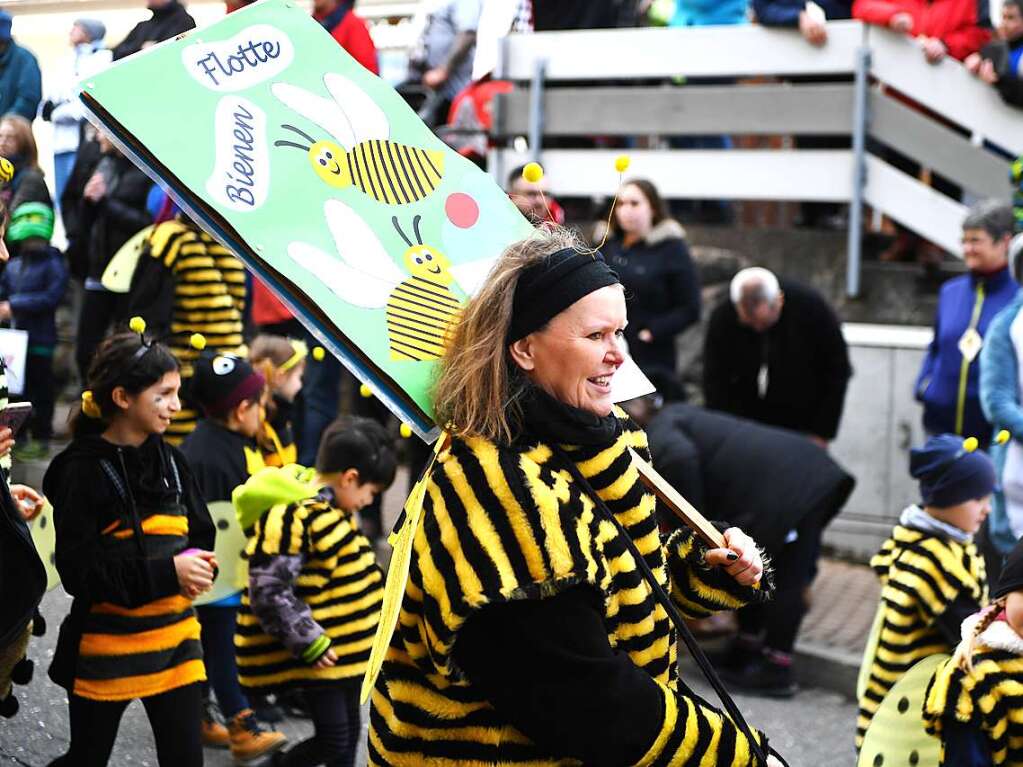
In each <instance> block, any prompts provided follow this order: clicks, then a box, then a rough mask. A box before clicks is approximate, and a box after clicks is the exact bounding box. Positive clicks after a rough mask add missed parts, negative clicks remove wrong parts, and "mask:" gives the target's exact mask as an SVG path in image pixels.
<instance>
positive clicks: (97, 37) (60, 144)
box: [40, 19, 112, 201]
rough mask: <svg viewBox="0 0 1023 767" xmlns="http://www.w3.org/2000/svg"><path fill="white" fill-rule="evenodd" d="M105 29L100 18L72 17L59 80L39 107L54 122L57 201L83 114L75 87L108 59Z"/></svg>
mask: <svg viewBox="0 0 1023 767" xmlns="http://www.w3.org/2000/svg"><path fill="white" fill-rule="evenodd" d="M106 33H107V29H106V27H105V26H104V25H103V22H102V21H97V20H95V19H78V20H76V21H75V23H74V24H73V25H72V26H71V32H70V34H69V35H68V41H69V43H70V44H71V48H72V53H71V55H70V56H68V57H67V58H66V59H65V60H64V61H62V62H61V65H60V67H59V69H58V70H57V71H58V72H59V75H58V76H57V78H58V80H57V81H56V82H53V83H52V84H51V85H50V86H49V87H48V88H47V97H46V100H45V101H44V102H43V105H42V109H41V111H40V116H41V117H42V118H43V119H44V120H49V121H50V122H52V123H53V171H54V175H55V178H54V183H55V185H56V188H55V189H54V192H55V194H56V198H57V200H58V201H59V200H60V196H61V195H62V194H63V193H64V185H65V184H66V183H67V179H68V177H69V176H70V175H71V169H72V168H73V167H74V164H75V154H76V153H77V152H78V143H79V140H80V139H81V133H82V120H83V119H84V118H85V115H84V113H83V112H82V105H81V102H80V101H79V100H78V97H77V96H76V95H75V93H74V89H75V86H76V85H77V83H78V81H79V79H81V78H82V77H88V76H89V75H91V74H93V73H95V72H97V71H99V70H100V69H102V68H103V67H104V66H106V65H107V64H109V63H110V59H111V56H112V54H111V53H110V51H108V50H105V49H104V48H103V37H104V36H105V35H106Z"/></svg>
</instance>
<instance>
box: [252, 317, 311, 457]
mask: <svg viewBox="0 0 1023 767" xmlns="http://www.w3.org/2000/svg"><path fill="white" fill-rule="evenodd" d="M308 356H309V347H308V346H306V344H305V343H304V342H302V341H296V340H294V339H291V338H285V337H284V336H273V335H259V336H256V338H255V339H253V341H252V346H251V347H250V349H249V361H250V362H251V363H252V365H253V366H254V367H255V368H256V369H257V370H259V371H260V372H261V373H262V374H263V377H264V378H266V382H267V385H268V386H269V387H270V392H271V394H272V395H273V401H272V402H271V404H269V405H268V407H267V411H268V412H267V418H266V420H265V421H264V423H263V428H262V431H261V433H260V435H259V444H260V447H262V449H263V462H264V463H265V464H266V465H267V466H287V465H288V464H289V463H298V446H297V445H296V444H295V429H294V419H295V398H296V397H297V396H298V394H299V392H301V391H302V376H303V374H304V373H305V366H306V357H308Z"/></svg>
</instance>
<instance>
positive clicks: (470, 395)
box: [433, 226, 585, 443]
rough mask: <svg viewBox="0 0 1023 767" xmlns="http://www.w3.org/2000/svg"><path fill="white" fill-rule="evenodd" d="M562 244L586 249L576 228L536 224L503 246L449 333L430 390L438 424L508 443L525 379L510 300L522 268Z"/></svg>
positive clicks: (457, 432)
mask: <svg viewBox="0 0 1023 767" xmlns="http://www.w3.org/2000/svg"><path fill="white" fill-rule="evenodd" d="M564 248H575V249H577V250H579V251H580V252H585V248H584V247H583V244H582V241H581V240H580V238H579V236H578V235H577V234H575V233H574V232H572V231H570V230H568V229H564V228H561V227H554V226H545V227H542V228H538V229H536V230H535V231H534V232H533V234H532V235H530V236H529V237H527V238H526V239H525V240H521V241H520V242H516V243H513V244H512V245H509V246H508V247H507V248H505V250H504V252H503V253H502V254H501V256H500V257H499V258H498V259H497V262H496V263H495V264H494V267H493V269H491V271H490V274H489V276H488V277H487V280H486V282H485V283H484V284H483V287H482V288H481V289H480V291H479V292H478V293H477V294H476V295H475V296H473V297H472V298H471V299H470V300H469V303H468V304H467V305H466V307H465V310H464V311H463V312H462V316H461V318H460V320H459V321H458V324H457V325H456V326H455V328H454V331H453V332H452V337H451V342H450V345H449V346H448V349H447V353H446V356H445V357H444V359H443V360H442V362H441V366H440V372H439V374H438V376H437V381H436V383H435V384H434V389H433V404H434V411H435V415H436V418H437V423H439V424H441V425H442V426H444V427H445V428H446V429H447V430H448V431H449V432H451V433H452V434H454V435H456V436H479V437H484V438H486V439H489V440H492V441H494V442H505V443H507V442H510V441H511V440H512V438H513V437H514V436H515V433H514V431H515V426H516V424H517V423H518V422H519V419H520V417H521V415H522V395H523V393H524V392H525V391H526V389H527V387H528V379H527V378H526V377H525V375H524V374H523V373H522V372H521V371H520V370H519V368H518V366H517V365H516V364H515V363H514V362H513V361H512V359H511V356H510V355H509V354H508V344H507V336H508V328H509V327H510V326H511V319H512V301H513V300H514V298H515V288H516V286H517V285H518V283H519V277H520V276H521V275H522V273H523V272H524V271H525V270H526V269H528V268H529V267H531V266H533V265H534V264H537V263H539V262H540V261H542V260H543V259H544V258H545V257H546V256H549V255H551V254H552V253H556V252H557V251H559V250H563V249H564Z"/></svg>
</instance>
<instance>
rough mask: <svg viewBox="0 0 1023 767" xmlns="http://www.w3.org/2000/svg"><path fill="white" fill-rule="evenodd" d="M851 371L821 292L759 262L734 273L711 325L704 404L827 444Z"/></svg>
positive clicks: (836, 325) (838, 329) (839, 414)
mask: <svg viewBox="0 0 1023 767" xmlns="http://www.w3.org/2000/svg"><path fill="white" fill-rule="evenodd" d="M851 375H852V367H851V365H850V364H849V352H848V349H847V347H846V344H845V339H844V338H843V336H842V329H841V327H840V325H839V322H838V318H837V317H836V316H835V313H834V311H832V309H831V307H830V306H829V305H828V303H827V301H825V300H824V298H823V297H821V296H820V295H819V294H818V293H816V292H815V291H813V290H811V289H810V288H807V287H804V286H802V285H798V284H796V283H793V282H788V281H785V282H779V281H778V278H777V277H775V275H774V274H772V273H771V272H770V271H768V270H767V269H763V268H760V267H753V268H750V269H743V270H742V271H740V272H739V273H738V274H736V275H735V277H734V278H733V279H732V284H731V287H730V290H729V300H728V301H725V302H724V303H722V304H721V305H720V306H718V307H717V308H716V309H715V310H714V312H713V313H712V314H711V317H710V322H709V324H708V327H707V337H706V343H705V346H704V352H703V392H704V398H705V401H706V404H707V407H710V408H712V409H714V410H721V411H723V412H726V413H731V414H732V415H737V416H740V417H742V418H749V419H751V420H754V421H759V422H760V423H764V424H768V425H771V426H781V427H784V428H787V429H792V430H793V431H798V432H802V433H803V434H806V435H807V436H808V437H809V438H810V439H811V440H813V441H814V442H816V443H817V444H819V445H820V446H821V447H826V446H827V443H828V442H830V441H831V440H833V439H834V437H835V435H836V434H837V433H838V424H839V421H840V420H841V417H842V407H843V405H844V404H845V390H846V386H847V384H848V381H849V377H850V376H851Z"/></svg>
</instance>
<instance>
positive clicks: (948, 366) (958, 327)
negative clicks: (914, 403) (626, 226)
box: [915, 200, 1018, 446]
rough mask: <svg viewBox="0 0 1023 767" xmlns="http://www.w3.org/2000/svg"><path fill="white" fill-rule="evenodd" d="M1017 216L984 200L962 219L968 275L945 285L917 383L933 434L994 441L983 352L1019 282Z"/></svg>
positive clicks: (925, 420)
mask: <svg viewBox="0 0 1023 767" xmlns="http://www.w3.org/2000/svg"><path fill="white" fill-rule="evenodd" d="M1012 228H1013V215H1012V208H1011V207H1010V206H1009V204H1008V203H1007V202H1002V201H1000V200H984V201H982V202H979V203H977V204H976V205H975V206H973V207H972V208H971V209H970V211H969V213H968V214H967V215H966V218H965V219H964V220H963V238H962V244H963V260H964V261H965V262H966V267H967V268H968V269H969V272H968V273H967V274H964V275H961V276H959V277H955V278H953V279H951V280H948V281H947V282H946V283H945V284H944V285H942V286H941V293H940V294H939V296H938V310H937V312H936V313H935V315H934V338H933V340H932V341H931V345H930V347H929V348H928V350H927V355H926V356H925V357H924V362H923V365H922V366H921V368H920V375H919V376H918V377H917V381H916V389H915V392H916V398H917V399H918V400H919V401H920V402H921V403H923V406H924V414H923V423H924V429H925V430H926V431H927V433H928V434H959V435H962V436H963V437H976V438H977V439H978V440H979V441H980V444H981V445H982V446H986V445H987V444H988V442H989V441H990V440H991V424H990V423H988V421H987V419H986V418H985V417H984V413H983V411H982V410H981V405H980V393H979V385H980V384H979V382H980V359H979V356H980V351H981V348H982V347H983V346H984V336H985V335H986V333H987V329H988V325H989V324H990V323H991V321H992V320H993V319H994V317H995V315H996V314H998V313H999V312H1000V311H1001V310H1002V309H1004V308H1005V307H1006V306H1008V304H1009V303H1010V302H1011V301H1012V299H1013V297H1014V296H1015V295H1016V291H1017V289H1018V285H1017V284H1016V280H1015V279H1014V278H1013V276H1012V274H1011V273H1010V271H1009V241H1010V240H1011V239H1012Z"/></svg>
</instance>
